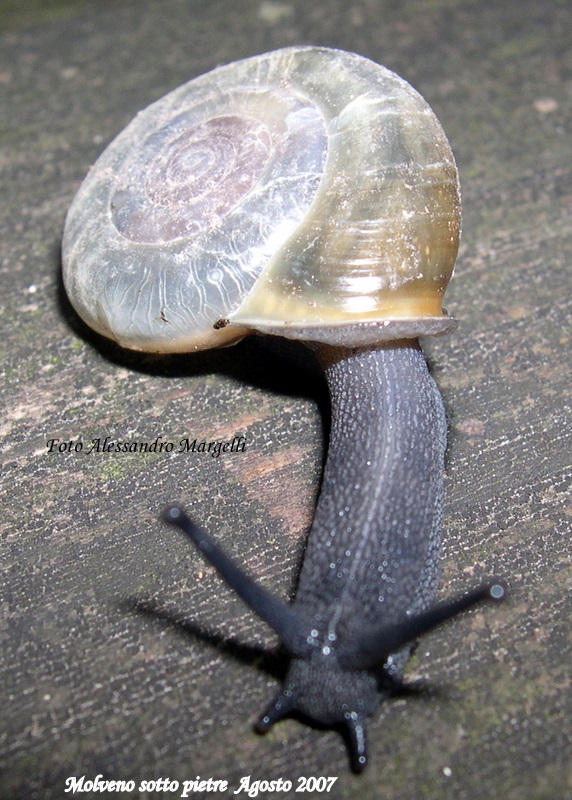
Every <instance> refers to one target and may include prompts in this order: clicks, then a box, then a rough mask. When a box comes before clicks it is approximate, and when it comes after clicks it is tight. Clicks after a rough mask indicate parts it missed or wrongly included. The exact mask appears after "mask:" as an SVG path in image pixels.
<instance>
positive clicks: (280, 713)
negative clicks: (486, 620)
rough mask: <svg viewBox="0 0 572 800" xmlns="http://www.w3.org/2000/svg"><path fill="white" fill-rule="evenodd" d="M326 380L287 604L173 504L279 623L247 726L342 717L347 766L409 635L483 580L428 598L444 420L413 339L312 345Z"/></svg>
mask: <svg viewBox="0 0 572 800" xmlns="http://www.w3.org/2000/svg"><path fill="white" fill-rule="evenodd" d="M314 349H315V352H316V355H317V357H318V360H319V361H320V362H321V364H322V366H323V367H324V370H325V373H326V378H327V381H328V386H329V390H330V397H331V405H332V422H331V432H330V445H329V450H328V457H327V461H326V466H325V470H324V476H323V480H322V488H321V493H320V497H319V500H318V504H317V508H316V514H315V517H314V521H313V523H312V527H311V530H310V534H309V538H308V544H307V549H306V553H305V557H304V563H303V566H302V569H301V572H300V577H299V582H298V588H297V591H296V596H295V599H294V601H293V602H292V603H291V604H286V603H284V602H283V601H281V600H279V599H277V598H276V597H274V596H273V595H272V594H271V593H270V592H268V591H267V590H265V589H263V588H262V587H261V586H259V585H258V584H256V583H255V582H254V581H253V580H252V579H251V578H249V577H248V576H247V575H246V574H245V573H244V572H243V571H242V570H241V569H240V568H239V567H237V566H236V565H235V564H233V563H232V562H231V561H230V559H229V558H228V557H227V556H226V555H225V554H224V553H223V552H222V551H221V550H220V548H218V546H217V545H215V544H214V542H212V540H211V539H210V538H209V537H207V536H206V535H205V534H204V533H203V532H202V531H200V530H199V529H198V528H197V527H196V526H195V525H194V524H193V523H192V522H191V521H190V520H189V519H188V517H186V515H185V513H184V512H183V511H182V509H181V508H179V507H178V506H170V507H169V508H168V509H166V511H165V512H164V519H165V520H166V521H167V522H170V523H172V524H174V525H177V526H179V527H180V528H181V529H182V530H183V531H184V532H185V533H186V534H187V535H188V536H189V537H190V538H191V539H192V540H193V541H194V543H195V544H196V545H197V547H198V548H199V549H200V550H201V551H202V552H203V554H204V556H205V557H206V558H207V559H208V560H209V561H210V562H211V563H212V564H213V565H214V566H215V567H216V568H217V570H218V571H219V572H220V574H221V575H222V577H223V578H224V579H225V580H226V581H227V583H228V584H229V585H230V586H231V587H232V588H233V589H234V590H235V591H236V592H237V593H238V594H239V595H240V596H241V597H242V599H243V600H244V601H245V602H246V603H247V604H248V605H249V606H250V608H252V609H253V610H254V611H255V612H256V613H257V614H258V615H259V616H260V617H262V619H264V620H265V621H266V622H267V623H268V624H269V625H270V626H271V627H272V628H273V629H274V630H275V631H276V632H277V633H278V635H279V636H280V639H281V641H282V643H283V644H284V646H285V648H286V650H287V651H288V652H289V653H290V655H291V662H290V667H289V671H288V674H287V676H286V680H285V684H284V687H283V689H282V691H281V692H280V693H279V694H278V696H277V697H276V699H275V700H274V702H273V703H272V704H271V705H270V706H269V708H268V709H267V710H266V711H265V712H264V714H263V715H262V717H261V719H260V720H259V723H258V725H257V728H258V730H259V731H265V730H267V729H268V728H270V727H271V726H272V725H273V724H274V723H275V722H276V721H277V720H278V719H280V718H281V717H284V716H286V715H287V714H289V713H291V712H299V713H301V714H302V715H304V716H306V717H308V718H310V719H311V720H314V721H315V722H318V723H320V724H322V725H326V726H328V727H345V729H346V733H347V736H348V741H349V747H350V757H351V763H352V768H353V769H354V770H355V771H356V772H359V771H361V770H362V769H363V768H364V766H365V764H366V763H367V751H366V734H365V719H366V717H368V716H370V715H371V714H372V713H373V712H374V711H375V709H376V708H377V705H378V704H379V702H380V700H382V699H383V698H384V697H387V696H388V695H389V694H390V693H391V692H392V691H395V690H396V689H398V688H399V687H400V686H401V685H402V677H403V670H404V667H405V664H406V662H407V659H408V657H409V653H410V649H411V644H412V642H413V641H414V640H415V639H416V638H417V637H418V636H420V635H421V634H423V633H425V632H426V631H428V630H430V629H431V628H434V627H435V626H436V625H439V624H440V623H441V622H443V621H445V620H447V619H449V618H451V617H452V616H455V615H456V614H458V613H460V612H461V611H463V610H464V609H466V608H469V607H470V606H472V605H474V604H476V603H479V602H481V601H482V600H486V599H492V600H498V599H501V598H502V596H503V595H504V589H503V587H502V586H500V585H499V584H487V585H484V586H481V587H479V588H477V589H475V590H473V591H472V592H471V593H470V594H467V595H465V596H463V597H460V598H455V599H453V600H449V601H446V602H444V603H441V604H438V605H432V604H433V598H434V596H435V593H436V590H437V585H438V580H439V541H440V527H441V510H442V498H443V480H442V473H443V460H444V454H445V446H446V421H445V412H444V408H443V402H442V399H441V396H440V394H439V391H438V389H437V386H436V385H435V382H434V381H433V379H432V377H431V376H430V374H429V371H428V369H427V364H426V361H425V358H424V356H423V353H422V351H421V349H420V347H419V344H418V342H417V341H416V340H401V341H397V342H389V343H385V344H382V345H379V346H377V347H374V348H360V349H355V350H352V349H345V348H339V347H336V348H334V347H328V346H324V345H318V346H314Z"/></svg>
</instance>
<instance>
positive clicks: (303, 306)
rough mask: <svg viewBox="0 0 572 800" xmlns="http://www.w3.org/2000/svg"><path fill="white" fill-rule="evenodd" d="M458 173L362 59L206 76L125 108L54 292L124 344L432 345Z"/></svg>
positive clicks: (306, 50) (265, 62)
mask: <svg viewBox="0 0 572 800" xmlns="http://www.w3.org/2000/svg"><path fill="white" fill-rule="evenodd" d="M459 229H460V201H459V187H458V176H457V170H456V167H455V162H454V159H453V155H452V153H451V149H450V147H449V143H448V141H447V139H446V137H445V134H444V133H443V130H442V128H441V126H440V124H439V122H438V120H437V118H436V117H435V114H434V113H433V112H432V110H431V109H430V107H429V106H428V105H427V103H426V102H425V101H424V100H423V98H422V97H421V96H420V95H419V94H418V93H417V92H416V91H415V90H414V89H413V88H412V87H411V86H410V85H409V84H408V83H407V82H406V81H404V80H403V79H402V78H400V77H399V76H397V75H396V74H395V73H393V72H390V71H389V70H387V69H385V68H384V67H381V66H379V65H378V64H375V63H374V62H372V61H369V60H368V59H365V58H363V57H361V56H358V55H355V54H352V53H346V52H343V51H339V50H331V49H325V48H315V47H299V48H287V49H284V50H277V51H275V52H272V53H267V54H265V55H260V56H255V57H253V58H249V59H246V60H244V61H238V62H236V63H233V64H229V65H227V66H223V67H219V68H218V69H215V70H213V71H212V72H210V73H207V74H206V75H202V76H201V77H199V78H196V79H194V80H192V81H190V82H189V83H187V84H185V85H184V86H181V87H180V88H178V89H175V90H174V91H173V92H171V93H170V94H168V95H166V96H165V97H163V98H162V99H161V100H158V101H157V102H156V103H154V104H153V105H151V106H149V107H148V108H147V109H145V110H144V111H142V112H140V113H139V114H138V115H137V116H136V117H135V119H134V120H133V121H132V122H131V123H130V125H129V126H128V127H127V128H126V129H125V130H124V131H123V132H122V133H121V134H119V136H118V137H117V138H116V139H115V140H114V141H113V142H112V143H111V144H110V145H109V147H108V148H107V149H106V150H105V152H104V153H103V154H102V155H101V157H100V158H99V159H98V161H97V162H96V163H95V165H94V166H93V167H92V169H91V171H90V173H89V174H88V176H87V177H86V179H85V181H84V182H83V184H82V186H81V187H80V190H79V191H78V193H77V195H76V198H75V199H74V202H73V204H72V206H71V208H70V210H69V213H68V216H67V219H66V226H65V231H64V241H63V263H64V282H65V285H66V289H67V291H68V294H69V296H70V299H71V301H72V303H73V304H74V306H75V308H76V310H77V311H78V313H79V314H80V316H81V317H82V318H83V319H84V320H85V321H86V322H87V323H88V324H89V325H91V326H92V327H93V328H95V329H96V330H97V331H99V332H100V333H102V334H103V335H105V336H109V337H111V338H113V339H115V340H116V341H118V342H119V343H120V344H121V345H123V346H125V347H131V348H134V349H138V350H150V351H164V352H175V351H185V350H192V349H200V348H204V347H213V346H215V347H216V346H218V345H223V344H228V343H230V342H231V341H233V340H236V339H239V338H241V337H242V336H244V335H245V334H246V333H248V332H251V331H253V330H256V331H262V332H267V333H274V334H281V335H284V336H288V337H291V338H301V339H307V340H313V341H321V342H327V343H330V344H340V345H345V346H357V345H362V344H373V343H375V342H377V341H383V340H387V339H393V338H402V337H414V336H420V335H431V334H439V333H445V332H447V331H448V330H450V329H451V327H453V326H454V321H453V320H451V319H450V318H449V317H447V316H446V314H445V313H444V312H443V311H442V308H441V300H442V296H443V293H444V291H445V287H446V285H447V283H448V281H449V278H450V276H451V273H452V271H453V267H454V263H455V258H456V254H457V248H458V241H459Z"/></svg>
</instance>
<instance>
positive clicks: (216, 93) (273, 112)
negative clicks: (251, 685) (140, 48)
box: [63, 47, 505, 771]
mask: <svg viewBox="0 0 572 800" xmlns="http://www.w3.org/2000/svg"><path fill="white" fill-rule="evenodd" d="M459 231H460V200H459V184H458V175H457V169H456V166H455V161H454V158H453V155H452V152H451V149H450V146H449V143H448V141H447V138H446V136H445V134H444V132H443V130H442V128H441V125H440V124H439V122H438V120H437V118H436V116H435V114H434V113H433V111H432V110H431V108H430V107H429V106H428V104H427V103H426V102H425V100H424V99H423V98H422V97H421V96H420V95H419V94H418V93H417V92H416V91H415V90H414V89H413V88H412V87H411V86H410V85H409V84H408V83H407V82H406V81H405V80H403V79H402V78H400V77H399V76H397V75H396V74H395V73H393V72H391V71H389V70H388V69H386V68H384V67H382V66H380V65H378V64H376V63H374V62H372V61H370V60H368V59H366V58H363V57H362V56H359V55H356V54H353V53H347V52H343V51H339V50H333V49H328V48H320V47H293V48H286V49H282V50H277V51H275V52H271V53H266V54H264V55H259V56H255V57H252V58H247V59H245V60H242V61H238V62H236V63H232V64H229V65H225V66H221V67H218V68H217V69H215V70H213V71H212V72H210V73H207V74H206V75H202V76H200V77H198V78H195V79H194V80H191V81H190V82H189V83H187V84H185V85H183V86H181V87H180V88H178V89H175V90H174V91H172V92H171V93H170V94H168V95H166V96H165V97H163V98H162V99H160V100H158V101H157V102H155V103H154V104H152V105H151V106H149V107H148V108H147V109H145V110H144V111H142V112H140V113H139V114H138V115H137V116H136V117H135V119H134V120H133V121H132V122H131V123H130V125H129V126H128V127H127V128H126V129H125V130H124V131H123V132H122V133H121V134H119V136H118V137H117V138H116V139H115V140H114V141H113V142H112V143H111V144H110V145H109V147H108V148H107V149H106V150H105V152H104V153H103V154H102V155H101V156H100V158H99V160H98V161H97V162H96V164H95V165H94V166H93V168H92V169H91V171H90V172H89V174H88V176H87V177H86V179H85V180H84V182H83V184H82V185H81V187H80V189H79V191H78V193H77V195H76V197H75V199H74V201H73V203H72V206H71V208H70V210H69V212H68V215H67V219H66V224H65V231H64V238H63V270H64V282H65V286H66V289H67V292H68V294H69V297H70V299H71V301H72V303H73V305H74V307H75V309H76V310H77V312H78V313H79V315H80V316H81V317H82V318H83V319H84V321H85V322H87V323H88V324H89V325H90V326H91V327H92V328H94V329H95V330H96V331H98V332H99V333H101V334H103V335H104V336H107V337H110V338H112V339H114V340H115V341H117V342H118V343H119V344H120V345H122V346H124V347H128V348H133V349H138V350H146V351H154V352H166V353H169V352H171V353H172V352H192V351H195V350H199V349H204V348H207V347H218V346H226V345H229V344H231V343H233V342H235V341H238V340H239V339H241V338H243V337H244V336H246V335H247V334H250V333H254V332H258V333H263V334H271V335H282V336H285V337H288V338H291V339H298V340H301V341H303V342H305V343H307V344H308V345H309V346H310V347H311V348H312V350H313V351H314V353H315V354H316V357H317V359H318V361H319V362H320V363H321V365H322V366H323V368H324V370H325V375H326V379H327V382H328V386H329V390H330V397H331V417H332V419H331V433H330V443H329V450H328V455H327V461H326V465H325V469H324V475H323V479H322V485H321V493H320V496H319V499H318V503H317V507H316V512H315V517H314V520H313V523H312V526H311V530H310V533H309V537H308V543H307V547H306V551H305V557H304V562H303V565H302V567H301V571H300V576H299V580H298V586H297V590H296V594H295V598H294V600H293V601H292V602H291V603H286V602H283V601H282V600H280V599H278V598H277V597H275V596H274V595H273V594H272V593H271V592H270V591H268V590H266V589H264V588H263V587H261V586H260V585H258V584H257V583H256V582H255V581H254V580H253V579H252V578H251V577H249V576H248V574H247V572H246V571H244V570H243V569H242V568H241V567H239V566H237V565H236V564H235V563H233V562H232V561H231V560H230V559H229V558H228V556H227V555H226V554H225V553H224V552H223V551H222V550H221V548H220V547H219V546H218V545H217V544H216V543H215V542H214V541H213V540H212V539H211V538H210V537H209V536H208V535H207V534H206V533H204V532H203V531H201V530H200V529H199V528H197V526H196V525H195V524H194V523H193V522H192V521H191V520H190V519H189V518H188V516H187V515H186V513H185V511H184V510H183V508H182V507H180V506H178V505H172V506H169V507H168V508H167V509H166V510H165V511H164V513H163V519H164V520H165V521H167V522H169V523H171V524H173V525H175V526H178V527H179V528H180V529H181V530H182V531H183V532H184V533H185V534H186V535H188V537H190V539H191V540H192V541H193V542H194V543H195V545H196V546H197V547H198V548H199V549H200V550H201V551H202V553H203V555H204V557H205V558H206V559H207V560H208V561H210V562H211V563H212V564H213V565H214V566H215V567H216V569H217V570H218V571H219V573H220V574H221V576H222V577H223V578H224V579H225V580H226V582H227V583H228V584H229V585H230V587H232V589H234V590H235V591H236V592H237V593H238V594H239V595H240V596H241V597H242V599H243V600H244V601H245V602H246V603H247V604H248V605H249V606H250V608H251V609H252V610H254V611H255V612H256V613H257V614H258V615H259V616H260V617H261V618H262V619H263V620H265V621H266V623H268V625H270V627H271V628H273V629H274V631H275V632H276V633H277V634H278V636H279V638H280V640H281V642H282V645H283V646H284V648H285V650H286V651H287V653H288V654H289V657H290V664H289V671H288V674H287V676H286V679H285V684H284V687H283V689H282V690H281V691H280V693H279V694H278V696H277V698H276V699H275V700H274V701H273V702H272V704H271V705H270V706H269V707H268V709H267V710H266V711H265V712H264V713H263V715H262V717H261V718H260V721H259V723H258V730H260V731H265V730H267V729H268V728H270V727H271V726H272V725H273V724H274V723H275V722H276V721H277V720H278V719H280V718H281V717H284V716H286V715H288V714H290V713H297V714H299V715H301V716H302V717H306V718H308V719H309V720H311V721H314V722H316V723H318V724H320V725H323V726H326V727H333V728H340V729H341V730H342V731H343V732H344V733H345V736H346V738H347V741H348V744H349V751H350V758H351V764H352V767H353V769H354V770H355V771H360V770H361V769H363V767H364V766H365V764H366V761H367V750H366V718H367V717H368V716H370V715H371V714H373V712H374V711H375V709H376V707H377V706H378V704H379V702H380V701H381V700H382V699H383V698H385V697H387V696H388V695H390V694H391V693H392V692H394V691H395V690H396V689H398V688H399V687H400V686H401V685H402V680H403V671H404V668H405V664H406V662H407V660H408V657H409V654H410V650H411V647H412V643H413V642H414V641H415V640H416V639H417V637H419V636H420V635H421V634H423V633H425V632H426V631H429V630H430V629H432V628H434V627H435V626H436V625H438V624H440V623H442V622H444V621H445V620H448V619H450V618H451V617H453V616H455V615H456V614H458V613H460V612H461V611H463V610H465V609H467V608H470V607H471V606H473V605H475V604H476V603H479V602H481V601H483V600H486V599H491V600H499V599H501V598H502V597H503V596H504V594H505V590H504V587H503V585H502V584H499V583H488V584H483V585H481V586H479V587H477V588H476V589H473V590H472V591H470V592H469V593H467V594H465V595H463V596H460V597H456V598H453V599H450V600H447V601H444V602H441V603H438V604H434V597H435V594H436V591H437V585H438V575H439V543H440V526H441V515H442V514H441V509H442V494H443V481H442V472H443V462H444V452H445V446H446V420H445V413H444V406H443V402H442V399H441V396H440V394H439V391H438V389H437V386H436V384H435V382H434V380H433V378H432V377H431V376H430V374H429V371H428V368H427V363H426V361H425V357H424V355H423V352H422V350H421V348H420V345H419V341H418V339H419V337H423V336H433V335H442V334H446V333H448V332H450V331H451V330H452V329H453V328H454V327H455V324H456V323H455V321H454V320H453V319H452V318H451V317H449V316H448V314H447V313H446V311H444V310H443V308H442V298H443V293H444V291H445V288H446V285H447V283H448V281H449V278H450V276H451V274H452V271H453V267H454V263H455V259H456V255H457V249H458V241H459Z"/></svg>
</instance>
